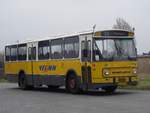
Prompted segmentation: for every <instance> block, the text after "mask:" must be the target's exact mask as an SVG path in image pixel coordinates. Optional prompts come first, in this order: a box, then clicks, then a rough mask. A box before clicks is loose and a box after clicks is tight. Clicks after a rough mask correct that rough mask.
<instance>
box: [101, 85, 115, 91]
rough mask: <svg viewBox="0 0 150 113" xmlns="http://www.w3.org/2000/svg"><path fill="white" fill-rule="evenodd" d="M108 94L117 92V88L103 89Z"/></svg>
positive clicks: (107, 87)
mask: <svg viewBox="0 0 150 113" xmlns="http://www.w3.org/2000/svg"><path fill="white" fill-rule="evenodd" d="M102 89H103V90H104V91H105V92H107V93H113V92H115V91H116V89H117V86H106V87H103V88H102Z"/></svg>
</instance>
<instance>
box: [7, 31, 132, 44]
mask: <svg viewBox="0 0 150 113" xmlns="http://www.w3.org/2000/svg"><path fill="white" fill-rule="evenodd" d="M88 34H89V35H90V34H91V35H92V34H93V31H92V30H89V31H82V32H75V33H71V34H63V35H56V36H48V37H44V38H36V39H32V40H25V41H18V42H17V41H16V43H13V44H7V45H6V46H9V45H17V44H24V43H30V42H38V41H44V40H52V39H58V38H65V37H73V36H79V35H88ZM114 34H115V35H117V36H122V35H123V36H124V35H125V36H134V32H131V31H127V30H122V29H110V30H108V29H107V30H99V31H94V36H96V37H100V36H112V35H114Z"/></svg>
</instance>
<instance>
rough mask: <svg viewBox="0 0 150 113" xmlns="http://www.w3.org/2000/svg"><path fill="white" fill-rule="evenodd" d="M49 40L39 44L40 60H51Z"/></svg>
mask: <svg viewBox="0 0 150 113" xmlns="http://www.w3.org/2000/svg"><path fill="white" fill-rule="evenodd" d="M49 48H50V47H49V40H46V41H40V42H39V43H38V59H39V60H43V59H49V52H50V49H49Z"/></svg>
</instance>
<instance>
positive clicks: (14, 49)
mask: <svg viewBox="0 0 150 113" xmlns="http://www.w3.org/2000/svg"><path fill="white" fill-rule="evenodd" d="M10 56H11V57H10V59H11V61H16V60H17V56H18V53H17V45H12V46H11V48H10Z"/></svg>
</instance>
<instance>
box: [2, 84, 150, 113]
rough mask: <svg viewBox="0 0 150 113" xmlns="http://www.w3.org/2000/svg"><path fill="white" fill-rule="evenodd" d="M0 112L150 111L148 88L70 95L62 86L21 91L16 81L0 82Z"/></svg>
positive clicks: (143, 112)
mask: <svg viewBox="0 0 150 113" xmlns="http://www.w3.org/2000/svg"><path fill="white" fill-rule="evenodd" d="M0 113H150V91H135V90H134V91H131V90H118V91H117V92H116V93H114V94H110V95H108V94H105V93H103V92H88V93H86V94H79V95H72V94H68V93H66V92H65V90H64V89H59V90H55V91H51V90H48V89H46V88H42V89H35V90H32V91H22V90H20V89H18V88H17V84H10V83H0Z"/></svg>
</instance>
